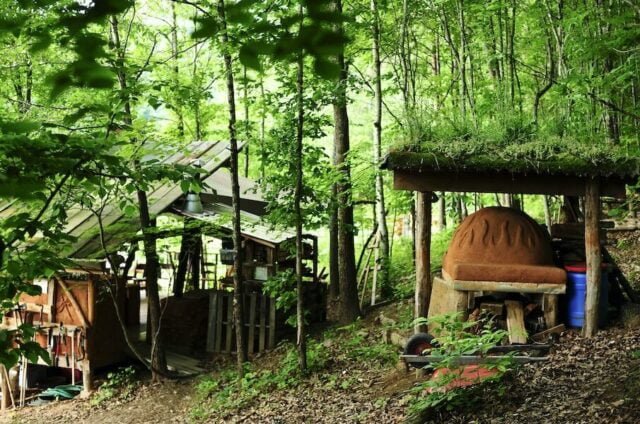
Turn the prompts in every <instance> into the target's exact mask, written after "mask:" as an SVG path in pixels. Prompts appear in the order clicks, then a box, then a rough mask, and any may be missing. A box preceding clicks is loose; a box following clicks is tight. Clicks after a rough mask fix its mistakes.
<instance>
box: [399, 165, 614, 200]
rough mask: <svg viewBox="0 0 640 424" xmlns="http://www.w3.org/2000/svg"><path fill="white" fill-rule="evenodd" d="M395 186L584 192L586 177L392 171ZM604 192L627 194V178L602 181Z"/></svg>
mask: <svg viewBox="0 0 640 424" xmlns="http://www.w3.org/2000/svg"><path fill="white" fill-rule="evenodd" d="M393 186H394V188H395V189H398V190H412V191H420V192H427V191H454V192H473V193H514V194H517V193H527V194H564V195H567V196H583V195H584V194H585V178H581V177H572V176H563V175H535V174H533V175H524V174H512V173H509V172H496V173H491V174H487V173H475V172H451V171H423V172H416V171H403V170H396V171H394V172H393ZM601 195H603V196H611V197H616V198H624V197H625V195H626V191H625V180H623V179H622V178H617V177H611V178H607V179H606V181H604V182H603V184H602V187H601Z"/></svg>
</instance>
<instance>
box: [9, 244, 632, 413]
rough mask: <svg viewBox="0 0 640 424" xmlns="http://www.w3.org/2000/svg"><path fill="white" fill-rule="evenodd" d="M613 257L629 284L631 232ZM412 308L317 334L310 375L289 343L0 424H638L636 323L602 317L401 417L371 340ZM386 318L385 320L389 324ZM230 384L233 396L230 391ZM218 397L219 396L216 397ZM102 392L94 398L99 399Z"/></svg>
mask: <svg viewBox="0 0 640 424" xmlns="http://www.w3.org/2000/svg"><path fill="white" fill-rule="evenodd" d="M615 246H616V247H615V249H612V254H613V255H614V256H615V257H616V259H617V260H618V261H620V262H621V266H623V267H625V266H626V270H627V272H628V273H629V274H630V275H631V277H632V278H630V280H632V283H633V284H634V285H636V286H637V285H638V279H637V276H638V275H640V274H635V273H634V271H635V268H634V266H636V265H637V264H638V263H640V262H639V261H640V258H639V257H637V255H638V252H640V234H638V232H636V233H630V234H625V235H621V236H619V237H618V242H617V243H616V244H615ZM411 310H412V305H411V302H410V301H401V302H396V303H393V304H390V305H386V306H384V307H381V308H378V309H376V310H374V311H373V312H372V313H371V314H369V315H368V316H367V317H366V318H365V319H363V320H362V321H360V322H358V323H357V324H356V325H352V326H348V327H343V328H338V329H336V328H333V329H329V330H328V331H318V335H317V337H316V341H315V342H314V343H312V344H311V345H310V347H309V349H310V365H311V366H312V367H314V366H317V370H316V371H314V372H313V373H312V374H311V376H310V377H309V378H306V379H299V378H292V377H291V375H290V374H287V373H286V372H283V369H285V370H286V369H287V367H294V368H295V355H293V356H292V353H294V351H293V350H292V349H291V346H290V344H283V345H281V346H279V347H278V348H276V349H275V350H274V351H272V352H270V353H267V354H265V355H263V356H261V357H258V358H256V359H255V360H254V363H255V364H257V365H255V366H253V367H252V368H251V369H249V370H248V373H247V375H245V378H244V379H243V380H242V382H241V388H242V392H243V393H246V394H245V395H243V396H239V395H238V393H240V392H239V391H237V389H238V387H237V386H235V388H234V386H232V384H231V383H230V381H236V380H231V379H230V377H229V375H230V374H229V369H232V368H233V367H232V362H227V363H222V364H211V368H212V371H211V373H210V374H208V375H206V376H201V377H196V378H194V379H190V380H182V381H173V382H164V383H159V384H151V383H150V382H149V379H148V377H146V376H145V375H144V374H143V375H142V376H141V377H140V378H139V379H138V380H137V381H136V382H134V383H131V384H128V385H126V387H125V389H122V388H121V389H119V390H120V391H119V392H117V393H115V394H110V395H109V396H104V394H105V391H104V390H98V391H97V394H96V395H94V397H93V398H92V399H88V400H87V399H75V400H71V401H62V402H56V403H53V404H49V405H45V406H39V407H29V408H25V409H23V410H19V411H15V412H9V413H7V414H6V415H5V416H4V417H0V422H2V423H5V422H6V423H45V422H46V423H50V424H53V423H119V424H124V423H184V422H212V423H222V422H225V423H227V422H230V423H239V422H247V423H274V424H275V423H364V422H375V423H399V422H406V421H407V419H408V418H411V419H409V421H413V422H433V423H443V422H446V423H469V422H474V423H527V424H529V423H538V422H545V423H594V424H595V423H597V424H602V423H638V422H640V328H635V329H629V328H622V326H621V325H619V324H615V323H613V324H612V325H611V326H610V327H609V328H607V329H606V330H604V331H601V332H599V333H598V337H596V338H592V339H584V338H582V337H580V336H579V334H578V332H576V331H567V332H566V333H564V334H563V335H562V337H561V338H560V340H559V341H558V343H557V344H556V345H555V346H554V348H553V349H552V351H551V353H550V360H549V361H548V362H545V363H541V364H531V365H524V366H521V367H519V368H518V369H516V370H514V371H511V372H509V373H508V374H507V375H506V376H505V377H504V378H503V379H502V380H501V381H500V382H498V383H490V384H483V385H481V386H477V387H475V388H472V389H464V390H465V391H467V390H468V391H469V392H468V395H466V396H463V397H462V399H464V402H463V404H462V405H461V406H460V405H458V406H456V408H455V409H454V410H453V411H446V409H443V410H433V409H431V410H428V411H427V412H426V413H424V414H422V415H421V416H412V417H409V416H408V408H409V405H411V404H412V403H413V402H414V401H415V400H416V399H418V398H419V397H421V396H424V395H425V394H424V393H421V392H420V390H419V389H418V390H416V389H415V387H416V386H417V385H418V383H420V381H421V380H419V379H417V378H416V374H415V372H413V371H411V372H408V371H406V370H405V369H404V367H403V366H399V365H398V362H397V357H398V353H399V350H398V348H397V347H395V346H393V345H390V344H385V343H383V342H382V339H383V337H382V333H383V332H384V328H387V329H389V328H391V329H393V330H394V331H397V332H403V331H405V332H408V331H409V330H408V329H409V327H410V324H409V323H410V315H411ZM389 323H391V324H389ZM234 390H236V391H234ZM220 394H225V396H220ZM100 396H103V399H102V400H100V399H99V397H100Z"/></svg>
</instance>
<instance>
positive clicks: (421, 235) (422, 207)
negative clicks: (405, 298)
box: [414, 191, 432, 333]
mask: <svg viewBox="0 0 640 424" xmlns="http://www.w3.org/2000/svg"><path fill="white" fill-rule="evenodd" d="M431 197H432V194H431V192H430V191H426V192H418V193H416V230H415V231H416V234H415V236H416V288H415V309H414V318H420V317H426V316H427V314H428V312H429V301H430V299H431ZM414 330H415V332H416V333H419V332H424V331H426V330H427V326H426V325H416V326H415V329H414Z"/></svg>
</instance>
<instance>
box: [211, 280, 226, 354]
mask: <svg viewBox="0 0 640 424" xmlns="http://www.w3.org/2000/svg"><path fill="white" fill-rule="evenodd" d="M224 299H225V294H224V292H219V295H218V307H217V310H218V316H217V317H216V346H215V350H214V352H220V349H221V348H222V307H223V305H224Z"/></svg>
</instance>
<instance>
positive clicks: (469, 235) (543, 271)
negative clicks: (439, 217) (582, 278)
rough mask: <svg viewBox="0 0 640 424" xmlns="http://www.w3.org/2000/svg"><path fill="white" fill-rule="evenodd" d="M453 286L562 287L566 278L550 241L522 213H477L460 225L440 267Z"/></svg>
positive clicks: (495, 210) (488, 210) (499, 210)
mask: <svg viewBox="0 0 640 424" xmlns="http://www.w3.org/2000/svg"><path fill="white" fill-rule="evenodd" d="M442 273H443V276H444V277H445V278H447V279H452V280H466V281H499V282H510V283H516V282H517V283H538V284H563V283H565V282H566V279H567V276H566V273H565V271H564V270H563V269H562V268H558V267H556V266H555V265H554V263H553V250H552V247H551V240H550V238H549V235H548V234H547V233H546V232H545V231H544V229H543V228H542V227H541V226H540V225H538V223H537V222H535V221H534V220H533V219H532V218H531V217H529V216H528V215H527V214H525V213H524V212H522V211H519V210H517V209H511V208H503V207H490V208H484V209H481V210H479V211H477V212H475V213H473V214H471V215H469V216H468V217H467V218H466V219H465V220H464V221H463V222H462V224H460V226H459V227H458V229H457V230H456V232H455V234H454V235H453V239H452V240H451V244H450V245H449V249H448V251H447V253H446V255H445V257H444V261H443V264H442Z"/></svg>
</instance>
